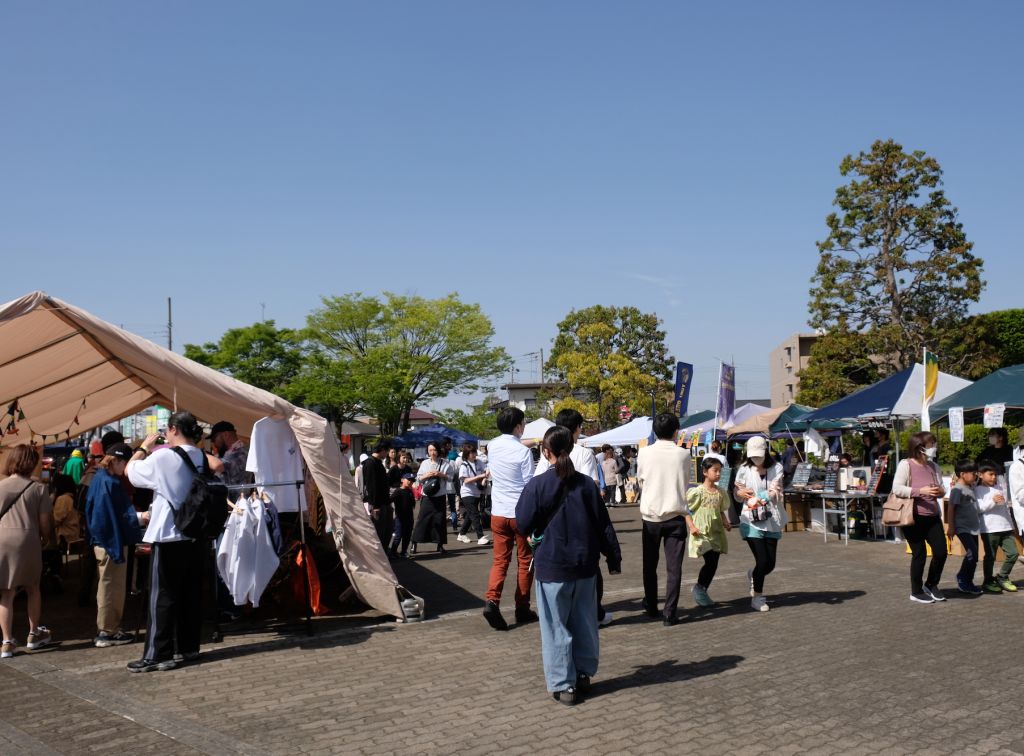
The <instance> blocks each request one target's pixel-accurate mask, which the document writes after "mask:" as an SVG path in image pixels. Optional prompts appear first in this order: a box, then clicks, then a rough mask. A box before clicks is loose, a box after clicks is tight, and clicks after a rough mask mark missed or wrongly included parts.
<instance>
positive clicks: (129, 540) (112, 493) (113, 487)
mask: <svg viewBox="0 0 1024 756" xmlns="http://www.w3.org/2000/svg"><path fill="white" fill-rule="evenodd" d="M133 453H134V452H132V449H131V447H130V446H128V444H124V443H120V444H114V445H113V446H111V447H110V448H109V449H107V451H106V454H105V455H104V456H103V459H101V460H100V463H99V465H98V466H97V469H96V472H95V474H94V475H93V479H92V482H91V483H90V484H89V490H88V493H87V494H86V499H85V518H86V521H87V523H88V528H89V545H90V546H92V548H93V555H94V556H95V557H96V564H97V571H98V574H99V586H98V588H97V590H96V628H97V630H98V632H97V633H96V638H95V640H94V641H93V645H95V646H96V647H97V648H106V647H108V646H121V645H124V644H126V643H131V642H132V641H133V640H135V638H134V636H132V635H130V634H129V633H126V632H124V630H123V629H122V627H121V620H122V618H123V616H124V598H125V591H126V588H127V573H128V563H127V561H126V558H127V556H128V550H129V549H130V548H132V547H134V546H135V544H137V543H139V542H140V541H142V530H141V528H140V527H139V525H140V522H142V521H144V520H145V519H146V518H147V515H145V514H137V513H136V512H135V507H134V506H132V502H131V499H130V498H129V497H128V493H127V491H125V489H124V487H123V486H122V484H121V478H122V476H124V471H125V467H127V465H128V460H130V459H131V458H132V454H133Z"/></svg>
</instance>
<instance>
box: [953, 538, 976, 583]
mask: <svg viewBox="0 0 1024 756" xmlns="http://www.w3.org/2000/svg"><path fill="white" fill-rule="evenodd" d="M956 537H957V538H959V539H960V543H962V544H963V545H964V561H963V562H962V563H961V564H960V571H959V572H958V573H956V579H957V581H958V582H961V583H965V584H966V583H970V584H973V583H974V573H975V571H976V570H977V569H978V536H976V535H973V534H972V533H957V534H956Z"/></svg>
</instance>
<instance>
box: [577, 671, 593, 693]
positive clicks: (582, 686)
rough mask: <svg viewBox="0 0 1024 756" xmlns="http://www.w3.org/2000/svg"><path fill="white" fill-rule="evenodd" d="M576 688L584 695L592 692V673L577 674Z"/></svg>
mask: <svg viewBox="0 0 1024 756" xmlns="http://www.w3.org/2000/svg"><path fill="white" fill-rule="evenodd" d="M576 690H578V691H579V692H580V693H582V694H583V695H586V694H587V693H589V692H590V675H583V674H580V675H576Z"/></svg>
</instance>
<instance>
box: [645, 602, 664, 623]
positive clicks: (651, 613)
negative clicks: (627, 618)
mask: <svg viewBox="0 0 1024 756" xmlns="http://www.w3.org/2000/svg"><path fill="white" fill-rule="evenodd" d="M641 606H643V610H644V614H645V615H647V616H648V617H650V618H651V619H658V618H660V617H661V612H659V611H658V606H657V604H655V605H654V606H648V604H647V599H644V600H643V603H642V604H641Z"/></svg>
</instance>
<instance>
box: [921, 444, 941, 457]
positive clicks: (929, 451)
mask: <svg viewBox="0 0 1024 756" xmlns="http://www.w3.org/2000/svg"><path fill="white" fill-rule="evenodd" d="M938 454H939V449H938V447H937V446H933V447H931V448H930V449H925V450H924V456H926V457H928V459H935V457H936V456H938Z"/></svg>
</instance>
